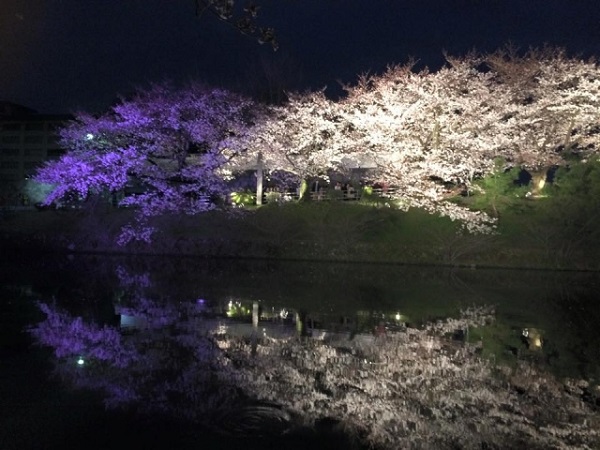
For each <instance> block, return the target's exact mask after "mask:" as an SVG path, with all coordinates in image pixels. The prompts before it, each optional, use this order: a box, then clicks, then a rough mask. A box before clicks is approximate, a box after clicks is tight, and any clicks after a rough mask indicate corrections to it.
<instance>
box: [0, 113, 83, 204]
mask: <svg viewBox="0 0 600 450" xmlns="http://www.w3.org/2000/svg"><path fill="white" fill-rule="evenodd" d="M72 119H73V117H72V116H70V115H67V114H38V113H37V112H36V111H34V110H32V109H29V108H27V107H25V106H21V105H17V104H14V103H10V102H4V101H0V207H2V206H23V205H27V204H28V203H29V201H28V199H27V197H26V196H25V195H24V193H23V187H24V184H25V180H26V179H27V178H28V177H30V176H31V175H33V173H34V172H35V170H36V169H37V168H38V167H39V166H40V165H41V164H42V163H44V161H48V160H52V159H57V158H59V157H60V156H61V155H62V154H63V153H64V152H65V151H64V150H63V149H61V148H60V145H59V143H58V135H57V130H58V129H59V128H60V127H61V126H63V125H64V124H65V123H66V122H67V121H68V120H72Z"/></svg>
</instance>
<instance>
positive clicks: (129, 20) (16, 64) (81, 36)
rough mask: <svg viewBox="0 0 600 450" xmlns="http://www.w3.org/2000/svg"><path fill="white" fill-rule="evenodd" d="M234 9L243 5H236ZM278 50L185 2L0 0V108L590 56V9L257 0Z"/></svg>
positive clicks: (532, 0)
mask: <svg viewBox="0 0 600 450" xmlns="http://www.w3.org/2000/svg"><path fill="white" fill-rule="evenodd" d="M241 1H244V0H241ZM258 1H259V3H261V4H262V5H263V9H262V10H261V13H262V19H263V22H264V23H265V24H267V25H272V26H274V27H275V28H276V29H277V32H278V37H279V41H280V50H279V51H278V52H276V53H273V51H272V50H271V48H270V47H268V46H266V45H265V46H261V45H259V44H258V43H256V42H255V41H254V40H251V39H248V38H245V37H243V36H241V35H239V34H237V33H236V31H235V30H233V29H232V28H229V27H228V26H226V25H224V24H222V23H220V22H219V21H218V20H216V19H213V18H211V17H209V16H206V17H203V18H202V19H198V18H197V17H196V16H195V7H194V1H193V0H2V7H1V8H0V99H2V100H8V101H13V102H15V103H21V104H24V105H26V106H29V107H32V108H34V109H37V110H38V111H39V112H46V113H53V112H57V113H59V112H60V113H62V112H73V111H77V110H87V111H100V110H104V109H106V108H107V107H108V105H109V104H110V103H111V102H112V101H113V100H114V99H115V98H116V97H117V95H118V94H127V93H129V92H130V91H131V90H132V89H133V88H135V87H136V86H144V85H145V84H146V83H148V82H153V81H162V80H165V79H170V80H172V81H175V82H181V81H185V80H188V79H200V80H204V81H208V82H210V83H212V84H222V85H226V86H230V87H231V86H242V85H248V84H253V83H254V82H255V80H257V79H258V78H259V75H257V74H260V73H261V71H262V69H261V67H262V66H264V62H265V61H266V62H268V64H269V65H271V66H273V65H274V66H275V67H279V68H280V69H282V70H283V73H284V75H282V76H280V77H279V78H281V79H283V80H284V81H285V82H287V83H288V85H289V86H290V87H296V88H308V87H310V88H320V87H323V86H327V87H328V91H329V92H331V93H335V92H337V91H339V88H338V86H339V84H338V82H337V80H341V81H343V82H351V81H353V80H354V79H355V78H356V76H357V75H358V74H360V73H363V72H366V71H371V72H379V71H381V70H383V69H384V68H385V67H386V65H388V64H391V63H402V62H405V61H406V60H407V59H408V57H409V56H413V57H414V58H416V59H419V60H420V61H421V62H422V63H423V64H427V65H429V66H433V67H435V66H437V65H439V64H440V63H441V61H442V52H443V50H447V51H449V52H450V53H453V54H458V55H460V54H464V53H466V52H467V51H469V50H471V49H473V48H476V49H477V50H480V51H493V50H495V49H496V48H498V47H500V46H502V45H504V44H506V43H507V42H508V41H512V42H513V43H515V44H517V45H518V46H520V47H522V48H527V47H529V46H540V45H542V44H544V43H548V44H551V45H556V46H561V47H565V48H566V49H567V50H568V51H569V53H571V54H582V55H583V56H586V57H587V56H590V55H598V56H600V0H258Z"/></svg>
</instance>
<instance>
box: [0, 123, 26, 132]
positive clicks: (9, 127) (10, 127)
mask: <svg viewBox="0 0 600 450" xmlns="http://www.w3.org/2000/svg"><path fill="white" fill-rule="evenodd" d="M0 130H2V131H20V130H21V124H20V123H3V124H2V125H0Z"/></svg>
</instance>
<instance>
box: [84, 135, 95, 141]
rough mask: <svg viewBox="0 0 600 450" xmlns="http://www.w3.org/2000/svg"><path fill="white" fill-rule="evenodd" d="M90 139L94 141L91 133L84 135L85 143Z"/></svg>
mask: <svg viewBox="0 0 600 450" xmlns="http://www.w3.org/2000/svg"><path fill="white" fill-rule="evenodd" d="M92 139H94V135H93V134H92V133H88V134H86V135H85V140H86V141H91V140H92Z"/></svg>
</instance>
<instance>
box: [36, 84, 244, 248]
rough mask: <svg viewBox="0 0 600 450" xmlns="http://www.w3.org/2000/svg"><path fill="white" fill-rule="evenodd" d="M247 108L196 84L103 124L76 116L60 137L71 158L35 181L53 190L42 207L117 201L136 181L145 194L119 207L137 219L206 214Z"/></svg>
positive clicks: (128, 104)
mask: <svg viewBox="0 0 600 450" xmlns="http://www.w3.org/2000/svg"><path fill="white" fill-rule="evenodd" d="M251 105H252V103H251V102H250V101H248V100H246V99H244V98H242V97H240V96H238V95H235V94H232V93H230V92H227V91H224V90H221V89H211V88H208V87H206V86H203V85H200V84H191V85H189V86H187V87H185V88H181V89H174V88H172V87H170V86H168V85H166V84H162V85H154V86H152V87H151V88H150V89H148V90H145V91H140V92H138V93H137V94H136V95H135V96H134V97H133V98H132V99H123V100H122V101H121V102H120V103H119V104H117V105H116V106H114V107H113V108H112V109H111V110H110V111H109V112H108V113H106V114H104V115H102V116H100V117H93V116H90V115H87V114H79V115H78V116H77V118H76V120H75V121H74V122H72V123H71V124H70V125H68V126H67V127H66V128H64V129H63V130H62V131H61V139H62V145H63V146H64V147H65V148H68V149H70V151H69V152H68V153H67V154H66V155H64V156H63V157H62V158H60V159H59V160H57V161H52V162H48V163H46V165H45V166H44V167H42V168H41V170H39V172H38V174H37V177H36V178H37V181H40V182H43V183H47V184H51V185H53V186H54V190H53V191H52V192H51V193H50V195H49V196H48V197H47V198H46V200H45V202H46V203H48V204H49V203H52V202H55V201H58V200H60V199H63V198H65V197H68V196H69V195H71V196H76V197H77V198H80V199H86V198H89V197H90V196H94V195H98V194H101V193H104V192H108V193H112V194H115V193H118V192H121V191H122V190H123V189H125V188H126V187H127V186H128V184H129V183H131V182H132V181H135V182H137V183H138V184H141V185H142V186H143V190H142V192H140V193H139V194H138V195H135V196H128V197H125V198H124V199H122V200H121V202H120V203H121V205H124V206H135V207H137V208H139V212H140V217H149V216H153V215H157V214H163V213H168V212H177V213H186V214H195V213H197V212H201V211H204V210H206V209H210V208H212V207H213V203H212V202H211V199H213V198H215V197H219V196H222V195H224V194H225V193H226V189H225V183H224V178H225V177H226V175H227V174H226V173H225V172H223V171H222V170H221V169H222V168H223V166H224V164H225V163H226V162H227V161H228V160H230V159H231V158H233V157H234V156H235V155H236V154H238V153H239V152H240V151H242V150H243V145H244V138H245V136H246V134H247V132H248V130H249V127H250V117H251V116H250V111H251ZM145 239H147V235H146V238H145Z"/></svg>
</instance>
